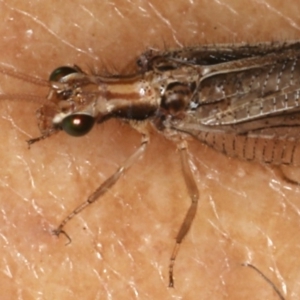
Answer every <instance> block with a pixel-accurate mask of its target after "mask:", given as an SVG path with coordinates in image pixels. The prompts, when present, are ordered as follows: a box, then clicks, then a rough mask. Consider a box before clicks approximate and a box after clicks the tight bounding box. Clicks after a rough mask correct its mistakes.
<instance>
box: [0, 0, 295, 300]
mask: <svg viewBox="0 0 300 300" xmlns="http://www.w3.org/2000/svg"><path fill="white" fill-rule="evenodd" d="M94 2H95V1H94ZM242 2H243V1H242ZM242 2H241V1H227V2H225V1H223V2H217V3H210V4H208V3H205V2H203V3H202V1H199V3H193V1H191V2H184V1H176V4H174V3H173V4H172V5H171V4H163V3H161V1H156V0H155V1H154V0H152V1H151V2H149V3H148V4H146V3H136V4H133V3H131V2H129V1H128V2H124V1H111V2H108V3H103V4H100V3H97V4H95V3H93V1H91V2H86V1H79V0H77V1H72V2H71V1H67V2H66V1H64V2H63V3H59V2H57V3H56V4H53V3H52V2H50V1H43V2H42V3H39V2H37V3H35V4H34V5H33V4H26V3H24V2H22V1H14V2H11V1H9V2H8V1H0V11H1V14H2V15H3V22H2V24H1V35H0V36H1V43H0V45H1V46H0V47H1V52H0V53H1V54H0V62H1V64H6V65H8V66H12V67H14V68H15V69H16V70H18V71H20V72H24V73H27V74H30V75H34V76H38V77H40V78H43V79H47V78H48V76H49V74H50V72H51V71H52V70H53V69H55V68H56V67H58V66H60V65H72V64H77V65H79V66H80V67H82V68H83V69H85V70H87V71H88V70H90V69H91V68H92V69H95V68H98V72H99V73H101V74H102V73H103V72H105V70H103V67H106V68H107V69H108V70H109V71H110V73H113V72H118V73H119V72H126V71H127V70H128V66H130V65H133V64H134V60H135V59H136V57H137V56H138V55H139V54H141V53H142V52H143V51H145V50H146V49H147V48H149V47H155V48H159V49H164V47H166V48H170V47H171V48H174V47H180V46H184V45H188V46H190V45H199V44H207V43H221V42H224V43H233V42H252V43H253V42H259V41H272V40H290V39H297V38H299V28H300V27H299V26H300V25H299V24H300V23H299V20H298V16H299V11H297V9H298V8H297V7H296V8H295V7H293V6H291V2H289V4H282V2H277V1H275V0H273V1H271V0H269V1H267V2H266V1H261V2H257V1H250V2H249V1H247V2H244V3H243V4H242V5H241V3H242ZM246 3H247V4H246ZM295 3H296V2H295ZM179 16H180V17H179ZM115 70H116V71H115ZM129 70H130V69H129ZM127 72H128V71H127ZM0 76H1V80H0V88H1V91H2V93H8V94H12V93H15V94H35V95H39V96H41V97H42V98H44V97H45V96H46V95H47V92H48V90H47V88H40V87H37V86H34V85H32V84H30V83H26V82H23V81H20V80H17V79H14V78H11V77H7V76H4V75H0ZM38 107H39V104H36V103H31V102H26V101H2V102H1V118H0V123H1V135H0V136H1V145H0V152H1V168H0V172H1V173H0V191H1V197H0V202H1V206H0V207H1V218H0V223H1V226H0V228H1V229H0V233H1V234H0V237H1V241H2V259H1V265H0V266H1V271H2V272H1V275H0V285H1V288H2V289H1V290H2V291H5V294H6V295H9V296H10V297H11V298H12V299H17V298H18V299H39V298H40V299H74V296H76V298H79V299H80V298H84V299H135V298H137V299H173V298H174V299H197V298H198V299H199V298H200V299H221V298H226V297H227V298H228V299H279V297H278V295H277V294H276V293H275V292H274V290H273V289H272V288H271V286H270V285H269V284H267V283H266V281H264V280H263V279H262V277H261V276H260V275H259V274H258V273H256V272H255V271H254V270H253V269H250V268H247V267H243V266H242V264H244V263H251V264H252V265H255V267H257V268H258V269H259V270H261V271H262V272H263V273H264V274H265V275H266V276H267V277H268V278H269V279H270V280H272V282H274V284H275V285H276V286H277V287H278V289H279V290H280V291H281V293H282V294H283V295H285V294H286V298H288V299H297V298H299V294H300V287H299V284H298V282H299V275H298V274H299V267H300V261H299V257H300V253H299V252H300V250H299V249H300V247H299V244H300V234H299V228H300V218H299V207H300V203H299V192H300V190H299V188H298V187H295V186H292V185H290V184H288V183H286V182H284V181H283V180H282V179H281V178H280V177H279V176H277V175H276V173H275V172H274V170H273V169H271V168H269V167H267V166H261V165H260V164H253V163H252V164H251V163H247V162H243V161H238V160H234V159H229V158H227V157H225V156H223V155H222V154H219V153H216V152H214V151H213V150H211V149H209V148H207V147H205V146H203V145H201V144H200V143H197V142H191V143H190V144H189V147H190V148H189V152H190V154H191V158H192V161H193V164H194V166H195V172H194V173H195V178H196V181H197V184H198V188H199V191H200V199H199V206H198V211H197V216H196V219H195V221H194V223H193V225H192V228H191V230H190V232H189V233H188V235H187V237H186V238H185V239H184V241H183V244H182V246H181V249H180V252H179V255H178V257H177V260H176V264H175V270H174V272H175V288H174V289H170V288H168V287H167V285H168V265H169V258H170V255H171V251H172V249H173V246H174V241H175V240H174V239H175V237H176V234H177V231H178V229H179V226H180V224H181V222H182V220H183V218H184V215H185V212H186V211H187V209H188V207H189V204H190V200H189V198H188V195H187V191H186V188H185V185H184V181H183V177H182V175H181V166H180V159H179V155H178V151H177V150H176V146H175V145H173V144H172V143H171V142H170V141H167V140H165V139H164V137H163V136H160V135H158V134H156V135H151V137H150V138H151V143H150V145H149V147H148V149H147V151H146V153H145V155H144V157H143V159H141V160H140V161H138V162H137V163H136V164H135V165H134V166H133V167H132V168H131V169H130V170H129V171H128V172H127V173H126V175H125V176H124V177H122V178H121V179H120V181H119V182H118V183H117V184H116V185H115V186H114V187H113V188H112V189H111V190H110V191H109V192H108V193H107V194H106V195H105V196H104V197H103V198H102V199H100V200H99V201H98V202H96V203H95V204H93V205H92V206H90V207H89V208H87V209H86V210H85V211H84V212H82V213H81V214H80V215H78V216H77V217H76V218H75V219H74V220H72V221H71V222H70V223H69V224H68V225H67V226H66V228H65V229H66V231H67V232H68V234H69V235H70V236H71V238H72V243H71V244H70V245H68V246H65V243H66V242H67V240H66V239H65V237H64V236H60V237H59V238H57V237H55V236H53V235H51V230H53V229H55V228H56V227H57V226H58V225H59V223H60V221H61V220H62V219H63V218H64V217H65V216H66V215H67V214H68V213H70V212H71V211H72V210H73V209H74V208H75V207H76V206H77V205H79V204H80V203H81V202H83V201H85V200H86V198H87V197H88V195H89V194H90V193H91V192H93V191H94V190H95V189H96V188H97V187H98V186H99V185H100V183H102V182H103V181H104V180H105V179H106V178H107V177H108V176H110V175H111V174H113V172H114V171H115V170H116V169H117V168H118V167H119V166H120V165H121V164H122V162H123V161H124V160H125V159H126V158H127V157H128V156H129V155H131V154H132V153H133V152H134V151H135V149H136V148H137V147H138V146H139V144H140V135H139V134H138V133H136V132H135V131H134V130H133V129H131V128H130V127H129V126H127V125H123V124H121V123H120V122H117V121H114V120H112V121H109V122H107V123H105V124H102V125H101V126H96V127H95V128H94V129H93V131H92V132H91V133H89V134H88V135H87V136H85V137H82V138H73V137H69V136H67V135H66V134H65V133H63V132H62V133H59V134H58V135H56V136H53V137H51V138H49V139H47V140H45V141H41V142H39V143H37V144H35V145H32V147H31V149H30V150H29V149H28V147H27V146H26V143H25V141H26V140H27V139H29V138H31V137H36V136H38V135H39V134H40V133H39V131H38V128H37V121H36V118H35V111H36V109H37V108H38Z"/></svg>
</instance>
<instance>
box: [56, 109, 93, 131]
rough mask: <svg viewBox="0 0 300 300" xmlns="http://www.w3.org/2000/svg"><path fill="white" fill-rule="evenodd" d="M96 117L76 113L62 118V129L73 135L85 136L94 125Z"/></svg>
mask: <svg viewBox="0 0 300 300" xmlns="http://www.w3.org/2000/svg"><path fill="white" fill-rule="evenodd" d="M94 123H95V119H94V118H93V117H92V116H91V115H87V114H74V115H70V116H67V117H65V118H64V119H63V120H62V124H61V126H62V129H63V130H64V131H65V132H66V133H67V134H69V135H72V136H83V135H85V134H87V133H88V132H89V131H90V130H91V129H92V127H93V125H94Z"/></svg>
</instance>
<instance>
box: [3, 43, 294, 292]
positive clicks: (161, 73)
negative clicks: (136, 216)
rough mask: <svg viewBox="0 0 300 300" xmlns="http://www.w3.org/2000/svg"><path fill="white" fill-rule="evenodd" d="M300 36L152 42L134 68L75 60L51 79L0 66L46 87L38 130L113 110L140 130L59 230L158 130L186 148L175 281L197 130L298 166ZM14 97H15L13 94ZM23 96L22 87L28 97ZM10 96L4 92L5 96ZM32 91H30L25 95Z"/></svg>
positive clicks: (192, 187) (74, 130) (72, 131)
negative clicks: (96, 69)
mask: <svg viewBox="0 0 300 300" xmlns="http://www.w3.org/2000/svg"><path fill="white" fill-rule="evenodd" d="M299 58H300V42H286V43H265V44H255V45H246V44H239V45H208V46H201V47H191V48H184V49H177V50H171V51H156V50H149V51H147V52H145V53H144V54H142V55H141V56H140V57H139V58H138V60H137V65H138V71H136V72H135V73H134V74H132V75H113V76H100V75H96V74H87V73H85V72H84V71H83V70H82V69H80V68H79V67H78V66H72V67H70V66H63V67H59V68H57V69H55V70H54V71H53V72H52V73H51V75H50V77H49V81H45V80H38V79H36V78H28V76H27V75H26V76H25V75H24V76H23V75H22V74H20V73H16V72H14V71H11V70H7V69H5V68H2V69H0V71H1V72H2V73H5V74H9V75H12V76H15V77H19V78H21V79H25V80H27V81H30V82H33V83H36V84H40V85H45V86H49V87H50V91H49V94H48V96H47V98H46V100H45V101H44V103H43V105H42V107H41V108H40V109H39V110H38V111H37V119H38V125H39V128H40V130H41V136H39V137H36V138H33V139H30V140H29V141H28V144H29V145H32V144H34V143H36V142H38V141H41V140H43V139H45V138H48V137H50V136H52V135H53V134H56V133H58V132H60V131H62V130H63V131H65V132H66V133H68V134H69V135H72V136H77V137H80V136H83V135H85V134H87V133H88V132H89V131H90V130H91V129H92V128H93V126H94V125H95V124H96V123H98V124H101V123H103V122H105V121H106V120H108V119H110V118H117V119H119V120H120V121H121V122H126V123H128V125H130V126H132V127H134V128H135V129H136V130H137V131H138V132H140V134H141V144H140V146H139V148H138V149H137V150H136V151H135V152H134V153H133V154H132V155H131V156H130V157H128V159H127V160H125V162H124V163H123V164H122V165H121V167H120V168H119V169H118V170H116V172H115V173H114V174H113V175H112V176H111V177H109V178H108V179H107V180H105V181H104V182H103V183H102V184H101V185H100V186H99V188H97V189H96V191H94V192H93V193H92V194H91V195H90V196H89V197H88V199H87V200H86V201H84V202H83V203H82V204H80V205H79V206H78V207H77V208H75V209H74V210H73V211H72V212H71V213H70V214H69V215H67V216H66V217H65V219H63V220H62V222H61V223H60V224H59V226H58V227H57V228H56V230H55V231H54V233H55V234H56V235H60V234H64V235H65V236H66V237H67V238H68V239H69V240H70V241H71V239H70V237H69V236H68V234H67V233H66V232H65V230H64V227H65V225H66V224H67V223H68V222H69V221H70V220H71V219H72V218H74V217H75V216H76V215H77V214H78V213H80V212H81V211H82V210H84V209H85V208H87V207H88V206H89V205H90V204H92V203H94V202H95V201H96V200H98V199H99V198H101V196H102V195H103V194H104V193H105V192H106V191H108V190H109V189H110V188H111V187H112V186H113V185H114V184H115V183H116V182H117V181H118V179H119V178H120V177H121V176H122V175H123V174H124V173H125V172H126V171H127V170H128V169H129V168H130V167H131V166H132V165H133V164H134V163H135V162H136V161H137V159H138V158H140V157H141V156H142V154H143V153H144V152H145V151H146V148H147V145H148V144H149V131H150V130H153V129H154V130H156V131H157V132H158V133H160V134H163V135H164V136H165V137H166V138H167V139H170V140H172V141H173V142H174V143H175V144H176V145H177V147H178V149H179V150H180V151H179V153H180V156H181V164H182V174H183V178H184V181H185V183H186V187H187V192H188V196H189V198H190V199H191V205H190V207H189V209H188V211H187V212H186V215H185V217H184V220H183V222H182V225H181V227H180V229H179V231H178V234H177V236H176V242H175V246H174V249H173V252H172V255H171V259H170V265H169V286H170V287H173V286H174V279H173V277H174V276H173V270H174V264H175V259H176V256H177V254H178V251H179V246H180V244H181V243H182V241H183V239H184V237H185V236H186V235H187V233H188V231H189V229H190V227H191V225H192V223H193V220H194V218H195V215H196V212H197V204H198V200H199V192H198V187H197V184H196V181H195V179H194V176H193V172H192V170H191V168H190V165H189V159H188V138H190V137H192V138H195V139H197V140H199V141H200V142H202V143H205V144H206V145H208V146H210V147H212V148H213V149H215V150H217V151H220V152H222V153H224V154H226V155H228V156H231V157H237V158H241V159H245V160H249V161H259V162H261V163H268V164H274V165H299V164H300V152H299V149H300V147H298V143H299V142H298V137H299V130H298V127H299V125H300V114H299V110H300V108H299V81H300V80H299V78H300V76H299V75H300V63H299ZM12 97H13V96H12ZM22 97H24V96H22ZM6 98H7V96H6ZM27 99H28V100H31V99H32V100H34V98H31V96H28V98H27Z"/></svg>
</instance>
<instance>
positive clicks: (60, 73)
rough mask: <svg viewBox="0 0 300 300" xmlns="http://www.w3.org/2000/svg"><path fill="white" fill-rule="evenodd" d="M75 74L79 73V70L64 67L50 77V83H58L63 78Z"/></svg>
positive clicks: (56, 70)
mask: <svg viewBox="0 0 300 300" xmlns="http://www.w3.org/2000/svg"><path fill="white" fill-rule="evenodd" d="M73 73H78V70H76V69H75V68H72V67H68V66H62V67H59V68H57V69H55V70H54V71H53V72H52V73H51V74H50V76H49V81H54V82H58V81H60V80H61V79H62V78H63V77H65V76H67V75H70V74H73Z"/></svg>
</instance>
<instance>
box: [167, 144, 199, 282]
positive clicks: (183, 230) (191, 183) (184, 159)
mask: <svg viewBox="0 0 300 300" xmlns="http://www.w3.org/2000/svg"><path fill="white" fill-rule="evenodd" d="M179 150H180V157H181V166H182V173H183V177H184V181H185V184H186V187H187V190H188V194H189V196H190V198H191V200H192V203H191V206H190V208H189V210H188V211H187V213H186V215H185V218H184V220H183V222H182V225H181V227H180V229H179V232H178V234H177V236H176V243H175V246H174V249H173V252H172V256H171V261H170V266H169V287H173V286H174V279H173V269H174V264H175V259H176V257H177V254H178V251H179V246H180V244H181V242H182V240H183V239H184V237H185V236H186V235H187V233H188V231H189V229H190V228H191V226H192V223H193V220H194V218H195V215H196V212H197V206H198V199H199V191H198V187H197V184H196V182H195V179H194V176H193V173H192V170H191V168H190V166H189V160H188V156H187V145H186V142H182V143H181V144H180V145H179Z"/></svg>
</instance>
